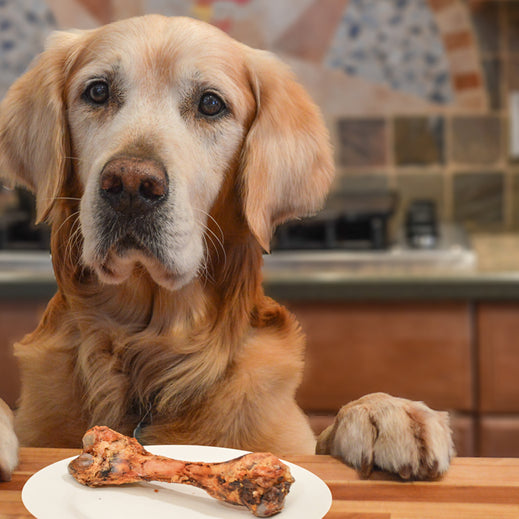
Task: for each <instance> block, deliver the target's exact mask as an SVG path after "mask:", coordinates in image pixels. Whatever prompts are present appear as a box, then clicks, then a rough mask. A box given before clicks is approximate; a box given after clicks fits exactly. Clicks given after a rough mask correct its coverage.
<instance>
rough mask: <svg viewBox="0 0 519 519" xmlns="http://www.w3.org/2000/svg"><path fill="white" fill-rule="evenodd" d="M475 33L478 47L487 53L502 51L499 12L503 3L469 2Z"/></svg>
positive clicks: (479, 0) (477, 0)
mask: <svg viewBox="0 0 519 519" xmlns="http://www.w3.org/2000/svg"><path fill="white" fill-rule="evenodd" d="M468 5H469V8H470V11H471V15H472V23H473V26H474V32H475V33H476V38H477V42H478V47H479V49H480V50H481V51H482V52H485V53H496V52H498V51H499V49H500V42H501V38H500V34H501V32H502V31H501V27H500V23H499V10H500V8H501V2H482V1H481V0H476V1H474V0H471V1H469V2H468Z"/></svg>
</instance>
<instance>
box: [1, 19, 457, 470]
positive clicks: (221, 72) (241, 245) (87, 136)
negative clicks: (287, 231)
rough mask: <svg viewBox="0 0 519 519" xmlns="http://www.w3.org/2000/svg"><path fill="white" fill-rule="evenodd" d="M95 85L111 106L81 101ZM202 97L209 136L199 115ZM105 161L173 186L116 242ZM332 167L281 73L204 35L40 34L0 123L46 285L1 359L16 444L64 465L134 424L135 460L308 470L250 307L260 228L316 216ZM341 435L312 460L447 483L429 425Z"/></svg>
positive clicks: (258, 307)
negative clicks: (11, 352) (223, 459)
mask: <svg viewBox="0 0 519 519" xmlns="http://www.w3.org/2000/svg"><path fill="white" fill-rule="evenodd" d="M92 81H97V82H99V81H101V82H102V83H103V85H104V86H106V85H109V88H110V97H108V98H104V99H103V98H102V99H101V100H102V102H100V103H97V101H95V102H94V101H93V100H92V98H91V97H89V96H90V90H89V88H90V86H89V85H91V84H92ZM103 85H102V86H103ZM207 91H211V92H213V93H214V92H215V91H216V93H217V94H218V95H219V96H221V97H223V99H224V101H225V103H224V105H225V111H224V112H223V115H222V116H221V117H206V116H205V115H206V114H203V113H202V112H200V105H199V104H198V100H199V99H201V95H203V92H207ZM101 94H102V91H101ZM197 106H198V110H197ZM121 157H124V160H125V161H128V160H130V161H132V160H134V161H135V162H136V163H137V162H138V161H141V162H142V161H143V160H144V161H145V160H148V165H150V164H151V166H150V167H152V168H156V167H157V166H156V164H157V163H160V164H161V165H163V170H161V169H160V168H161V167H162V166H159V170H160V171H164V172H165V173H160V171H159V176H160V175H164V178H163V180H164V179H165V180H164V182H166V181H169V183H170V187H169V188H168V189H169V192H168V193H167V197H166V200H165V201H163V202H161V204H162V205H161V206H160V207H161V210H160V214H158V212H157V211H156V212H155V213H152V214H151V215H147V216H146V217H145V219H142V218H141V219H140V220H139V222H138V225H137V223H135V221H133V220H132V221H131V222H130V220H129V219H128V221H127V222H126V221H122V227H125V226H126V225H128V226H130V227H131V226H134V227H135V228H133V227H132V228H131V229H130V231H131V233H132V234H127V235H125V234H124V233H125V232H128V233H130V231H126V230H124V229H123V230H121V229H120V228H119V227H121V226H119V227H118V226H115V225H112V226H110V225H109V224H107V221H108V220H110V218H112V219H113V218H114V216H113V211H112V212H111V213H110V211H109V210H110V207H108V205H109V204H108V203H107V202H106V200H105V199H103V198H102V196H103V195H106V196H108V195H107V193H106V192H102V191H103V190H104V189H105V188H104V187H103V185H102V183H100V181H99V179H100V177H102V172H103V171H105V169H106V167H107V166H106V165H107V164H112V163H113V161H117V160H120V158H121ZM128 157H129V158H128ZM150 161H151V162H150ZM332 163H333V161H332V153H331V150H330V145H329V142H328V135H327V132H326V129H325V126H324V124H323V121H322V118H321V116H320V114H319V111H318V110H317V108H316V107H315V105H314V104H313V103H312V102H311V100H310V99H309V97H308V95H307V94H306V92H305V91H304V90H303V88H302V87H301V86H299V85H298V84H297V83H296V82H295V81H294V79H293V77H292V74H291V73H290V72H289V70H288V69H287V68H286V67H285V66H284V65H283V64H282V63H281V62H280V61H278V60H277V59H276V58H274V57H273V56H271V55H270V54H268V53H266V52H263V51H257V50H253V49H250V48H248V47H246V46H244V45H242V44H240V43H238V42H236V41H234V40H232V39H231V38H229V37H228V36H227V35H225V34H224V33H222V32H220V31H218V30H217V29H215V28H213V27H210V26H208V25H206V24H203V23H201V22H196V21H193V20H189V19H185V18H177V19H168V18H164V17H160V16H148V17H143V18H136V19H130V20H126V21H123V22H118V23H115V24H112V25H109V26H106V27H102V28H100V29H97V30H94V31H88V32H76V33H57V34H56V35H54V36H53V37H52V38H51V39H50V42H49V45H48V48H47V50H46V51H45V52H44V53H43V54H42V55H41V56H40V57H39V58H38V59H37V60H36V62H35V63H34V65H33V66H32V68H31V69H30V70H29V71H28V72H27V73H26V74H25V75H24V76H22V77H21V78H20V79H19V80H18V81H17V82H16V83H15V84H14V85H13V87H12V88H11V89H10V91H9V93H8V94H7V96H6V98H5V100H4V101H3V104H2V105H1V108H0V171H1V172H2V174H4V175H6V176H7V178H8V179H10V180H11V181H13V182H14V183H19V184H23V185H25V186H27V187H28V188H29V189H31V190H33V191H34V192H35V193H36V205H37V217H38V220H43V219H47V220H48V221H49V222H50V224H51V226H52V236H51V251H52V261H53V266H54V272H55V275H56V280H57V284H58V291H57V294H56V295H55V296H54V298H53V299H52V301H51V302H50V304H49V306H48V308H47V310H46V312H45V314H44V316H43V318H42V320H41V322H40V324H39V326H38V328H37V329H36V330H35V331H34V332H33V333H31V334H29V335H28V336H26V337H25V338H24V339H23V340H22V341H21V342H20V343H18V344H17V345H16V346H15V352H16V356H17V357H18V360H19V364H20V368H21V374H22V395H21V399H20V402H19V407H18V409H17V412H16V432H17V435H18V437H19V439H20V441H21V443H22V444H24V445H35V446H53V447H57V446H70V447H77V446H78V445H79V444H80V440H81V437H82V435H83V433H84V431H85V430H86V429H87V428H88V427H89V426H92V425H95V424H99V425H101V424H104V425H109V426H110V427H112V428H114V429H117V430H119V431H121V432H122V433H125V434H131V433H132V431H133V430H134V428H135V427H136V426H137V425H138V424H139V423H141V428H140V438H141V439H142V440H143V441H144V442H145V443H195V444H208V445H219V446H228V447H235V448H242V449H249V450H269V451H273V452H275V453H279V454H287V453H311V452H313V451H314V447H315V440H314V437H313V435H312V432H311V429H310V427H309V424H308V421H307V419H306V418H305V416H304V415H303V413H302V412H301V410H300V409H299V408H298V406H297V405H296V402H295V392H296V388H297V386H298V384H299V383H300V380H301V377H302V369H303V354H304V351H303V350H304V337H303V334H302V332H301V330H300V328H299V325H298V323H297V321H296V320H295V318H294V317H293V316H292V315H291V314H290V313H289V312H288V311H287V310H286V309H285V308H283V307H282V306H280V305H279V304H277V303H276V302H274V301H272V300H271V299H269V298H268V297H266V296H265V295H264V292H263V289H262V286H261V281H262V279H261V277H262V276H261V268H262V253H263V250H268V248H269V240H270V237H271V233H272V231H273V228H274V227H275V226H276V225H277V224H278V223H280V222H282V221H284V220H286V219H289V218H294V217H297V216H301V215H304V214H308V213H312V212H314V211H315V210H317V209H318V208H319V207H320V206H321V205H322V203H323V201H324V197H325V194H326V192H327V190H328V188H329V186H330V183H331V180H332V172H333V164H332ZM103 200H104V201H103ZM103 204H104V205H103ZM126 216H127V217H128V218H129V216H128V215H126ZM159 216H160V218H159ZM118 218H119V216H118ZM132 218H133V217H132ZM146 219H149V220H150V222H151V223H150V222H145V224H146V225H145V224H143V223H142V222H143V220H146ZM110 221H112V220H110ZM113 221H115V220H113ZM152 224H153V225H152ZM139 226H140V227H139ZM142 229H145V231H142ZM137 231H138V232H139V233H140V234H139V235H138V242H139V243H137V245H136V242H135V233H137ZM126 238H128V240H130V241H124V240H125V239H126ZM107 240H108V242H107ZM110 240H111V241H110ZM118 240H120V241H118ZM131 240H134V241H131ZM107 243H108V244H107ZM128 244H129V245H128ZM143 244H144V245H146V246H144V245H143ZM152 251H153V252H152ZM0 414H2V413H1V410H0ZM4 416H5V417H6V420H5V422H6V424H8V418H7V415H6V414H5V413H4ZM416 417H419V420H418V418H416ZM0 418H1V416H0ZM337 420H338V421H337V422H336V424H335V425H334V426H333V427H332V428H330V429H329V430H328V431H325V433H323V436H322V440H321V442H320V451H322V452H333V453H334V454H335V455H337V456H340V457H342V458H343V459H345V461H347V462H348V463H351V464H353V465H354V466H356V467H358V468H362V470H363V471H364V472H369V470H370V467H373V465H378V466H380V467H383V468H387V469H388V470H393V471H395V472H398V471H404V473H405V474H406V475H408V476H411V477H430V476H431V475H434V474H436V473H441V472H444V471H445V470H446V469H447V467H448V464H449V460H450V457H451V455H452V442H451V439H450V432H449V428H448V421H447V417H446V416H445V415H443V414H439V413H434V412H433V411H431V410H429V409H427V408H425V406H417V405H416V404H414V403H412V402H408V401H404V400H401V399H394V398H393V397H390V396H388V395H382V394H377V395H371V396H370V398H369V399H365V400H362V401H359V402H358V403H354V404H350V405H349V406H347V407H346V408H344V410H343V411H342V412H341V413H340V414H339V415H338V419H337ZM363 431H364V432H366V431H367V432H366V434H364V432H363ZM361 436H362V438H363V441H362V442H359V441H358V439H359V438H360V437H361ZM10 438H11V440H12V441H10V443H9V444H8V445H7V447H6V446H5V443H6V442H5V440H3V439H2V438H0V448H4V450H5V451H6V452H8V455H7V456H6V455H5V453H4V454H2V452H4V451H2V450H0V469H1V468H2V467H4V472H6V473H9V472H10V471H11V470H12V467H13V466H14V464H15V462H16V461H15V460H16V452H15V445H16V439H15V438H14V436H11V437H10ZM369 438H371V440H370V441H371V443H370V442H367V440H368V439H369ZM366 442H367V443H366ZM394 447H397V448H394Z"/></svg>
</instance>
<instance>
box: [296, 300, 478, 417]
mask: <svg viewBox="0 0 519 519" xmlns="http://www.w3.org/2000/svg"><path fill="white" fill-rule="evenodd" d="M288 307H289V308H290V309H291V310H292V311H293V312H294V313H295V314H296V316H297V318H298V319H299V321H300V323H301V325H302V327H303V330H304V331H305V332H306V334H307V363H306V369H305V376H304V381H303V384H302V386H301V388H300V390H299V392H298V401H299V403H300V405H301V406H302V407H303V409H305V410H306V411H309V412H327V411H331V412H334V411H336V410H337V409H338V408H339V407H340V406H341V405H343V404H345V403H347V402H349V401H351V400H354V399H356V398H358V397H360V396H362V395H364V394H366V393H371V392H374V391H384V392H387V393H391V394H393V395H396V396H402V397H406V398H412V399H417V400H423V401H425V402H426V403H427V404H429V405H431V406H432V407H434V408H438V409H457V410H472V409H473V388H472V384H473V381H472V370H471V365H472V363H471V344H472V327H471V324H470V321H471V317H470V312H469V307H468V305H466V304H463V303H447V302H446V303H306V302H298V303H295V302H291V303H290V304H289V305H288Z"/></svg>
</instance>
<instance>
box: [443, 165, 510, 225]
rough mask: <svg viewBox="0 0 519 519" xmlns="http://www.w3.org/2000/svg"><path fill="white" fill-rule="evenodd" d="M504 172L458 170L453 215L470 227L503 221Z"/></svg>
mask: <svg viewBox="0 0 519 519" xmlns="http://www.w3.org/2000/svg"><path fill="white" fill-rule="evenodd" d="M504 185H505V182H504V174H503V173H501V172H489V173H458V174H455V176H454V188H453V191H454V193H453V198H454V219H455V220H456V221H458V222H463V223H464V224H466V225H467V226H469V228H471V229H474V228H475V227H477V228H480V229H482V228H485V227H495V226H496V225H499V224H503V223H504Z"/></svg>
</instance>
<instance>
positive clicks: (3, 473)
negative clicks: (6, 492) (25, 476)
mask: <svg viewBox="0 0 519 519" xmlns="http://www.w3.org/2000/svg"><path fill="white" fill-rule="evenodd" d="M13 421H14V420H13V413H12V411H11V409H9V407H8V406H7V404H6V403H5V402H4V401H3V400H1V399H0V481H10V480H11V474H12V472H13V470H14V469H15V468H16V465H18V439H17V438H16V434H15V432H14V426H13Z"/></svg>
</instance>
